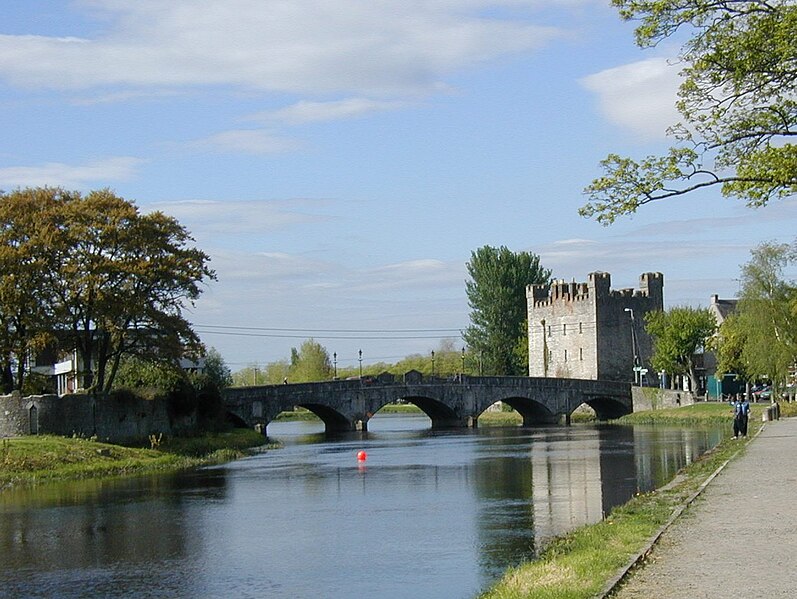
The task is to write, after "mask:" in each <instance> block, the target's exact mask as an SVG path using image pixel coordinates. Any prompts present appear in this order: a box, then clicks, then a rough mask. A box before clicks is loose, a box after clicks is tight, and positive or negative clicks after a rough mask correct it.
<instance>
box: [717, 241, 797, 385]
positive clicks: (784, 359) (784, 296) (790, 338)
mask: <svg viewBox="0 0 797 599" xmlns="http://www.w3.org/2000/svg"><path fill="white" fill-rule="evenodd" d="M751 254H752V257H751V259H750V261H749V262H748V263H746V264H745V265H744V266H743V267H742V277H741V283H742V291H741V294H740V298H739V303H738V305H737V309H736V314H735V316H734V318H733V319H732V320H730V321H726V322H727V326H723V329H722V331H721V332H722V336H721V340H720V343H721V345H720V352H719V353H720V363H719V365H718V369H721V370H722V371H725V372H727V371H732V369H733V368H740V369H741V370H742V371H743V373H744V374H745V375H746V378H747V379H748V380H755V379H760V378H769V379H770V380H772V382H773V383H774V384H775V385H776V386H780V385H783V384H784V383H785V382H786V380H787V379H788V376H789V372H790V370H791V369H793V368H794V367H795V363H797V286H795V285H794V283H793V282H790V281H786V280H785V279H784V276H783V271H784V269H785V268H786V267H787V266H788V265H789V264H792V263H794V262H795V261H797V252H795V249H794V248H793V247H791V246H789V245H788V244H774V243H764V244H761V245H759V246H758V247H756V248H755V249H753V250H752V251H751Z"/></svg>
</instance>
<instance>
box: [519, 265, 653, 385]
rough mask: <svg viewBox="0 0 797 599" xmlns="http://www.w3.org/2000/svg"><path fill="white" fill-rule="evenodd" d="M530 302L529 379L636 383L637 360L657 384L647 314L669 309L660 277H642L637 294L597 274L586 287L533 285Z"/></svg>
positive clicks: (561, 284)
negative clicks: (573, 379)
mask: <svg viewBox="0 0 797 599" xmlns="http://www.w3.org/2000/svg"><path fill="white" fill-rule="evenodd" d="M526 299H527V307H528V323H529V331H528V332H529V376H534V377H557V378H559V377H564V378H576V379H595V380H607V381H627V382H631V381H633V380H634V356H635V355H636V356H637V359H638V362H637V363H638V364H639V365H640V366H641V367H642V368H646V369H647V370H648V375H647V377H648V378H647V380H648V382H651V381H652V380H655V373H654V371H653V369H652V368H651V367H650V363H649V362H650V356H651V354H652V341H651V339H650V336H649V335H648V334H647V333H646V332H645V314H646V313H647V312H650V311H652V310H663V309H664V275H662V274H661V273H650V272H649V273H644V274H642V275H641V276H640V277H639V289H637V290H634V289H617V290H615V289H611V275H610V274H609V273H605V272H593V273H590V274H589V278H588V281H587V282H586V283H576V282H575V281H573V282H572V283H567V282H565V281H554V282H553V283H551V284H550V285H529V287H528V288H527V289H526ZM632 314H633V318H632ZM632 331H633V335H632Z"/></svg>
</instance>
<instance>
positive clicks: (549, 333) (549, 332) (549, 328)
mask: <svg viewBox="0 0 797 599" xmlns="http://www.w3.org/2000/svg"><path fill="white" fill-rule="evenodd" d="M548 336H549V337H550V336H551V325H548Z"/></svg>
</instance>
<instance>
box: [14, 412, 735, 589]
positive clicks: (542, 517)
mask: <svg viewBox="0 0 797 599" xmlns="http://www.w3.org/2000/svg"><path fill="white" fill-rule="evenodd" d="M369 424H370V428H371V431H370V432H368V433H366V434H360V433H358V434H351V435H346V436H342V437H339V438H337V439H336V440H334V441H329V440H328V439H327V438H326V437H324V436H323V433H322V432H321V431H317V430H314V429H313V425H312V424H309V425H308V424H307V423H285V424H284V425H283V426H282V427H276V426H274V425H272V427H271V429H270V433H271V434H272V435H273V436H278V437H279V436H281V438H282V440H283V441H284V442H285V448H284V449H282V450H279V451H273V452H268V453H266V454H262V455H257V456H254V457H252V458H249V459H246V460H241V461H238V462H235V463H232V464H228V465H226V466H224V467H218V468H211V469H206V470H202V471H197V472H193V473H187V474H183V475H179V476H159V477H146V478H135V479H128V480H121V481H120V480H116V481H104V482H97V481H83V482H77V483H69V484H59V485H47V486H40V487H37V488H36V489H33V490H28V491H23V490H15V491H11V492H4V493H0V552H2V553H1V555H2V556H3V557H2V559H0V581H2V583H3V584H2V585H0V596H1V597H53V596H59V597H82V596H86V595H90V594H96V595H100V596H115V597H150V596H157V595H166V596H176V597H227V596H230V595H237V596H241V597H262V596H266V595H268V596H277V597H308V598H309V597H313V598H315V597H319V596H324V597H330V598H335V597H346V598H352V597H375V596H379V597H382V598H390V597H396V598H399V597H417V596H422V597H426V598H430V599H434V598H441V599H442V598H446V599H450V598H452V597H455V598H456V597H462V598H469V597H473V596H475V595H476V594H477V593H478V591H479V590H480V589H482V588H484V587H485V586H487V585H488V584H489V583H490V582H491V581H493V580H494V579H495V578H497V577H498V576H500V574H501V573H502V572H503V571H504V570H505V568H506V567H508V566H509V565H513V564H517V563H519V562H521V561H523V560H527V559H529V558H531V557H533V556H534V555H535V554H536V553H537V552H538V551H539V550H540V548H541V547H542V546H544V544H545V542H546V541H547V540H548V539H549V538H550V537H552V536H555V535H559V534H562V533H563V532H565V531H567V530H569V529H571V528H573V527H575V526H579V525H581V524H584V523H589V522H596V521H598V520H600V518H601V517H602V516H603V514H604V513H606V512H608V511H609V510H610V509H611V508H612V507H614V506H615V505H618V504H620V503H623V502H625V501H626V500H627V499H628V497H630V496H631V495H633V494H634V493H635V492H637V491H645V490H649V489H652V488H654V487H656V486H659V485H661V484H663V483H664V482H665V481H666V480H668V479H669V478H670V477H671V476H672V474H673V473H674V472H675V471H677V469H678V468H680V467H682V466H684V465H685V464H686V463H688V462H689V461H690V460H692V459H694V458H695V457H696V456H697V455H699V454H700V453H701V452H702V451H704V450H705V449H706V448H707V447H710V446H712V445H713V444H715V443H716V442H717V441H718V440H719V438H720V433H719V432H706V431H695V430H687V431H683V430H676V429H654V428H640V427H636V428H621V427H571V428H560V427H554V428H544V429H521V428H508V429H487V428H485V429H482V430H477V431H456V432H445V431H442V432H441V431H431V430H429V429H428V420H426V419H423V418H421V419H418V418H408V417H398V418H397V417H393V418H386V419H383V418H380V417H376V418H374V419H373V420H372V421H371V422H370V423H369ZM275 429H276V431H275ZM319 434H320V435H321V436H318V435H319ZM361 449H365V450H366V451H367V452H368V456H369V457H368V460H367V462H365V463H364V464H363V463H358V462H357V460H356V454H357V451H359V450H361Z"/></svg>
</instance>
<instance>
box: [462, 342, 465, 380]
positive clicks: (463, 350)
mask: <svg viewBox="0 0 797 599" xmlns="http://www.w3.org/2000/svg"><path fill="white" fill-rule="evenodd" d="M462 374H465V348H464V347H463V348H462Z"/></svg>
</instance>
